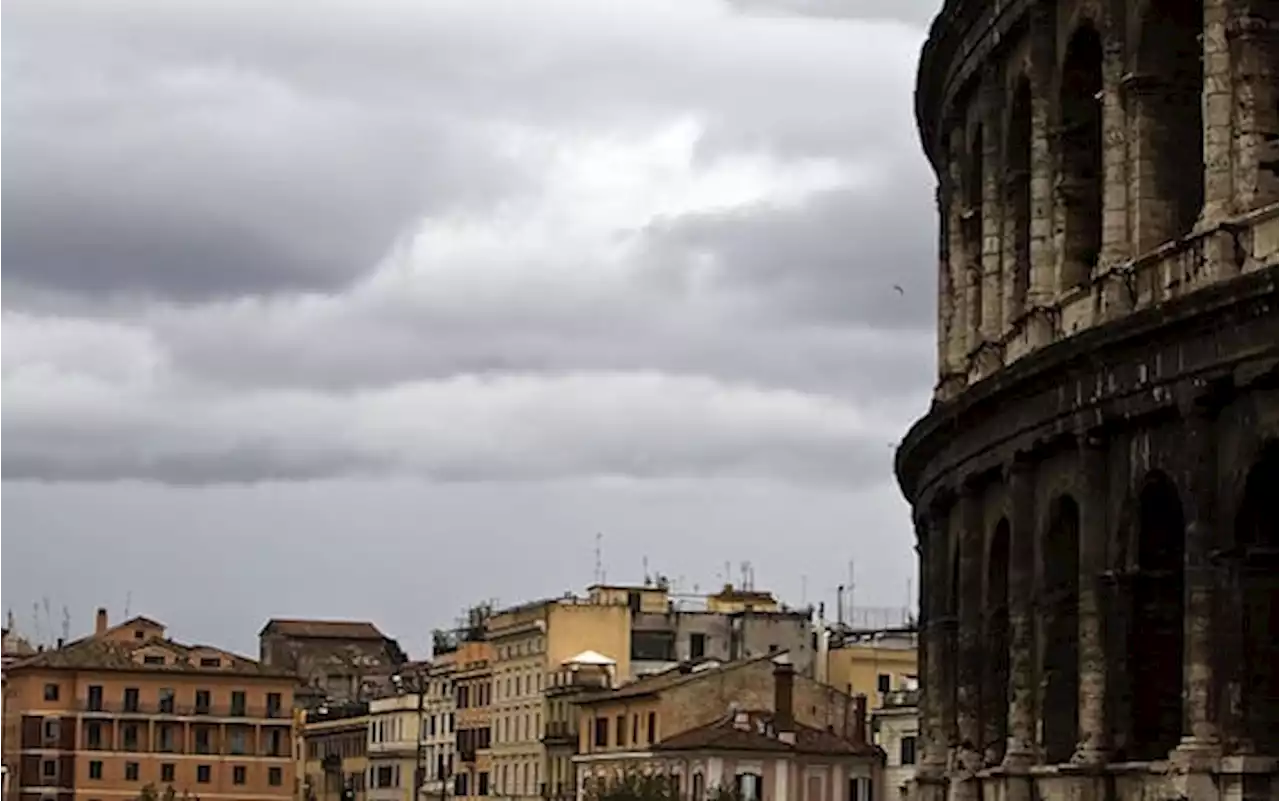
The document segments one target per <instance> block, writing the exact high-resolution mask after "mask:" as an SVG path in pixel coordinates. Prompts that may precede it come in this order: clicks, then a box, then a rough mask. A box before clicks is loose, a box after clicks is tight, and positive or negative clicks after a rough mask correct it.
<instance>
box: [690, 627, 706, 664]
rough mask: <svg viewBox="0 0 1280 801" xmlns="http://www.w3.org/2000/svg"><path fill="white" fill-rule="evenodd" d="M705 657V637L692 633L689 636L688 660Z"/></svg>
mask: <svg viewBox="0 0 1280 801" xmlns="http://www.w3.org/2000/svg"><path fill="white" fill-rule="evenodd" d="M706 655H707V635H705V634H702V633H694V634H690V635H689V658H690V659H701V658H702V657H704V656H706Z"/></svg>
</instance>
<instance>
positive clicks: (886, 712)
mask: <svg viewBox="0 0 1280 801" xmlns="http://www.w3.org/2000/svg"><path fill="white" fill-rule="evenodd" d="M919 700H920V691H919V690H894V691H892V692H890V693H888V694H887V695H886V696H885V697H884V700H883V702H882V703H881V704H880V707H879V708H878V709H875V710H873V711H872V713H871V736H872V742H874V743H875V744H876V745H878V746H880V748H881V749H883V750H884V753H885V767H884V792H883V793H881V794H880V796H879V798H881V799H882V801H906V799H907V798H908V797H909V796H910V793H911V783H912V781H914V779H915V776H916V761H917V759H918V757H919V748H918V741H919V737H920V713H919V707H918V704H919Z"/></svg>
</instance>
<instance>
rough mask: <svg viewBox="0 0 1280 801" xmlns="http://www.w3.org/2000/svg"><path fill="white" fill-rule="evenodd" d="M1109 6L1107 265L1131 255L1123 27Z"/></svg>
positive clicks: (1105, 53)
mask: <svg viewBox="0 0 1280 801" xmlns="http://www.w3.org/2000/svg"><path fill="white" fill-rule="evenodd" d="M1122 22H1123V21H1122V20H1119V19H1115V12H1114V9H1111V8H1110V7H1109V5H1108V13H1107V19H1106V22H1105V24H1104V28H1103V31H1102V252H1101V254H1100V255H1099V259H1098V260H1099V262H1100V263H1101V265H1102V266H1103V267H1110V266H1112V265H1115V264H1118V263H1120V262H1123V261H1125V260H1127V259H1128V258H1130V256H1131V255H1132V254H1131V253H1130V249H1129V221H1128V215H1127V210H1128V207H1129V185H1128V184H1129V181H1128V164H1127V161H1128V139H1129V137H1128V135H1127V133H1126V131H1125V128H1126V127H1127V126H1126V122H1127V120H1128V113H1127V112H1126V110H1125V105H1124V89H1123V85H1122V83H1123V80H1124V28H1123V27H1122Z"/></svg>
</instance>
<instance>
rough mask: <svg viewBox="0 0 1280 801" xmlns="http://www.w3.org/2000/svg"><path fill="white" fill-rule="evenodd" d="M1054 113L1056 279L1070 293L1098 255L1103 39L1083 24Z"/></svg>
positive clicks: (1069, 53) (1070, 53)
mask: <svg viewBox="0 0 1280 801" xmlns="http://www.w3.org/2000/svg"><path fill="white" fill-rule="evenodd" d="M1058 114H1059V126H1060V128H1059V134H1060V136H1059V140H1058V148H1059V150H1058V176H1057V201H1058V203H1059V204H1060V205H1061V207H1062V208H1061V217H1060V221H1061V222H1060V224H1061V232H1060V239H1061V243H1062V256H1061V258H1062V264H1061V272H1060V275H1059V279H1060V286H1061V288H1062V289H1070V288H1071V287H1075V286H1079V285H1081V284H1084V283H1087V282H1088V280H1089V277H1090V276H1091V275H1092V273H1093V268H1094V267H1095V266H1097V264H1098V257H1099V256H1100V255H1101V253H1102V38H1101V37H1100V36H1099V35H1098V31H1097V29H1096V28H1094V27H1093V25H1092V24H1090V23H1088V22H1086V23H1083V24H1082V25H1081V26H1080V27H1079V28H1077V29H1076V32H1075V33H1074V34H1072V36H1071V41H1070V42H1069V43H1068V45H1067V57H1066V60H1065V61H1064V62H1063V65H1062V82H1061V87H1060V93H1059V99H1058Z"/></svg>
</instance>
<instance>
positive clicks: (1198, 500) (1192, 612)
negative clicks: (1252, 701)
mask: <svg viewBox="0 0 1280 801" xmlns="http://www.w3.org/2000/svg"><path fill="white" fill-rule="evenodd" d="M1184 420H1185V425H1184V430H1185V432H1186V433H1185V436H1186V447H1187V449H1188V453H1189V457H1190V459H1189V462H1188V464H1189V465H1190V466H1191V467H1190V471H1189V473H1190V475H1188V477H1187V484H1186V486H1187V487H1188V488H1189V492H1188V493H1187V495H1188V500H1189V501H1190V503H1189V508H1188V509H1187V512H1188V514H1187V517H1186V520H1187V531H1186V540H1185V544H1186V551H1185V561H1184V591H1185V595H1184V604H1185V618H1184V620H1185V623H1184V626H1185V628H1184V630H1183V666H1182V676H1183V691H1182V698H1183V700H1182V709H1183V730H1182V731H1183V734H1182V742H1181V743H1180V744H1179V746H1178V750H1179V751H1184V752H1186V751H1190V752H1195V753H1206V752H1216V751H1217V750H1218V748H1219V744H1220V738H1219V732H1218V725H1217V716H1216V711H1217V710H1216V709H1215V706H1216V704H1215V703H1214V702H1215V700H1216V699H1215V698H1214V692H1213V689H1214V680H1213V678H1214V677H1213V668H1214V654H1213V645H1214V642H1213V608H1214V583H1215V582H1214V579H1215V576H1214V570H1213V565H1212V564H1211V563H1210V560H1209V554H1210V551H1211V550H1212V549H1213V547H1214V522H1215V521H1214V502H1215V497H1216V495H1217V493H1216V489H1217V488H1216V486H1215V484H1216V481H1217V440H1216V437H1215V431H1214V428H1215V426H1214V420H1213V417H1212V411H1211V410H1210V409H1209V408H1206V407H1204V406H1200V405H1198V404H1197V405H1193V406H1192V407H1191V408H1189V409H1187V410H1186V415H1185V417H1184Z"/></svg>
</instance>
